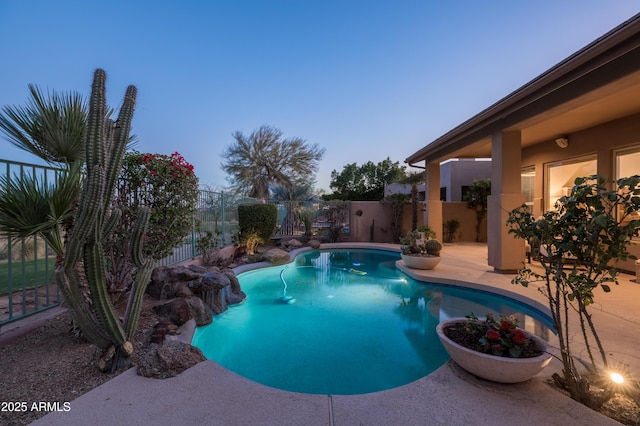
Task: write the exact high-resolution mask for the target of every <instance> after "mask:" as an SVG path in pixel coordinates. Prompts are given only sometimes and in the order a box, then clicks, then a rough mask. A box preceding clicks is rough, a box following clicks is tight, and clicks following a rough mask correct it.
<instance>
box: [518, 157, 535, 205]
mask: <svg viewBox="0 0 640 426" xmlns="http://www.w3.org/2000/svg"><path fill="white" fill-rule="evenodd" d="M535 180H536V169H535V167H525V168H524V169H522V171H521V172H520V184H521V187H522V195H524V203H525V204H526V205H527V208H528V209H529V211H530V212H531V211H533V197H534V196H535V191H534V187H535Z"/></svg>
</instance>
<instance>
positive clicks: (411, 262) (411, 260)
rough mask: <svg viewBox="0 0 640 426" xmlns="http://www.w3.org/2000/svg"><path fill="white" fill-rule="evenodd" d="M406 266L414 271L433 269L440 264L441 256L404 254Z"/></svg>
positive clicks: (403, 258)
mask: <svg viewBox="0 0 640 426" xmlns="http://www.w3.org/2000/svg"><path fill="white" fill-rule="evenodd" d="M401 256H402V260H404V263H405V265H407V266H408V267H409V268H413V269H433V268H435V267H436V266H438V263H440V256H412V255H410V254H402V255H401Z"/></svg>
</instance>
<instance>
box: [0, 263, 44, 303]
mask: <svg viewBox="0 0 640 426" xmlns="http://www.w3.org/2000/svg"><path fill="white" fill-rule="evenodd" d="M47 266H48V270H47ZM54 267H55V259H49V261H48V263H47V262H45V259H38V260H26V261H24V263H23V262H16V261H14V262H12V264H11V280H12V281H11V290H12V291H17V290H22V286H23V285H24V286H25V288H33V287H36V286H43V285H45V284H49V283H52V282H53V281H54V280H55V278H54V275H53V274H54ZM8 291H9V263H7V262H2V263H0V295H2V294H7V293H8Z"/></svg>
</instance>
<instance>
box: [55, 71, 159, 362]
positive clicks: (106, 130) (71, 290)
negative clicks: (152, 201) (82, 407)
mask: <svg viewBox="0 0 640 426" xmlns="http://www.w3.org/2000/svg"><path fill="white" fill-rule="evenodd" d="M105 83H106V74H105V72H104V70H101V69H98V70H96V71H95V74H94V79H93V85H92V89H91V99H90V102H89V114H88V117H87V128H86V132H85V150H86V169H87V170H86V178H85V181H84V186H83V190H82V198H81V200H80V205H79V208H78V212H77V215H76V223H75V225H74V228H73V231H72V233H71V235H70V236H69V239H68V241H67V245H66V249H65V257H64V261H63V262H62V264H61V265H60V266H59V267H58V268H57V270H56V281H57V283H58V287H59V288H60V289H61V291H62V293H63V295H64V297H65V301H66V302H67V304H68V305H69V308H70V310H71V312H72V315H73V317H74V319H75V321H76V323H77V324H78V326H79V327H80V329H81V330H82V332H83V333H84V335H85V337H86V338H87V339H89V340H90V341H91V342H92V343H94V344H96V345H97V346H98V347H100V348H101V349H103V351H104V352H103V356H102V357H101V358H100V360H99V367H100V369H101V370H103V371H108V370H110V371H114V370H116V369H117V368H119V367H120V366H122V365H126V364H127V363H128V359H129V357H130V356H131V354H132V353H133V345H132V344H131V342H130V339H131V337H132V336H133V334H134V333H135V330H136V325H137V321H138V318H139V314H140V308H141V303H142V297H143V295H144V291H145V288H146V285H147V283H148V282H149V279H150V276H151V270H152V266H153V263H152V260H150V259H149V260H145V259H144V258H143V256H142V243H143V236H144V233H145V232H146V227H147V224H148V222H149V210H145V209H143V210H142V211H141V213H140V214H139V216H138V218H137V220H136V223H135V226H134V231H133V234H132V239H133V240H132V242H131V244H130V246H131V257H132V259H134V263H135V265H136V267H137V268H138V270H137V272H136V276H135V281H134V283H133V284H132V289H131V292H130V295H129V300H128V304H127V309H126V312H125V314H124V318H123V320H121V319H120V318H119V316H118V314H117V312H116V310H115V308H114V306H113V304H112V302H111V299H110V298H109V294H108V291H107V285H106V281H105V271H106V267H107V266H106V263H105V257H104V253H103V245H102V242H103V239H105V238H106V236H107V235H108V234H109V233H110V232H112V230H113V227H114V225H115V223H116V222H117V221H118V219H119V217H120V214H121V213H120V211H119V210H118V209H113V208H112V207H111V201H112V199H113V195H114V189H115V185H116V181H117V178H118V173H119V171H120V168H121V167H122V160H123V158H124V154H125V151H126V146H127V142H128V140H129V132H130V130H131V119H132V117H133V110H134V105H135V98H136V88H135V87H134V86H129V87H128V88H127V90H126V94H125V97H124V101H123V104H122V107H121V109H120V113H119V115H118V119H117V120H115V121H113V120H111V119H109V118H108V117H107V101H106V87H105ZM84 284H86V285H87V286H88V288H89V295H88V297H87V295H86V294H83V292H82V291H81V287H82V285H84Z"/></svg>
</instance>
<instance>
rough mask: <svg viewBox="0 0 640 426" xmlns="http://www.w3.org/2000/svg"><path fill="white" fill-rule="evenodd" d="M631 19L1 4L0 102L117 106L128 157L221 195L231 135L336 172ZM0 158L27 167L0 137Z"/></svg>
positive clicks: (478, 5)
mask: <svg viewBox="0 0 640 426" xmlns="http://www.w3.org/2000/svg"><path fill="white" fill-rule="evenodd" d="M639 11H640V7H639V6H638V3H637V2H636V1H632V0H612V1H602V0H574V1H567V0H539V1H535V2H534V1H513V0H511V1H508V0H504V1H497V0H487V1H482V2H480V1H472V0H469V1H444V0H443V1H439V2H437V1H427V0H422V1H408V0H393V1H392V0H389V1H378V0H357V1H348V0H343V1H334V0H323V1H311V0H274V1H270V0H263V1H258V0H254V1H250V0H225V1H222V0H209V1H204V0H202V1H177V0H176V1H162V0H155V1H132V0H128V1H120V0H117V1H115V0H113V1H108V2H104V1H99V2H98V1H93V0H86V1H81V0H76V1H69V0H55V1H50V0H0V43H1V46H2V65H0V105H22V104H24V103H25V101H26V99H27V98H28V89H27V85H28V84H29V83H34V84H37V85H39V86H40V87H41V88H43V89H49V90H57V91H71V90H75V91H79V92H81V93H83V94H85V95H86V96H87V97H88V95H89V93H90V84H91V78H92V73H93V71H94V69H95V68H98V67H99V68H104V69H105V70H106V71H107V78H108V81H107V95H108V100H109V104H110V105H111V106H114V107H117V106H119V104H120V102H121V100H122V96H123V95H124V91H125V88H126V86H127V85H129V84H134V85H135V86H137V88H138V103H137V109H136V112H135V115H134V123H133V125H134V129H133V131H134V133H135V134H136V135H137V136H138V139H139V143H138V145H137V149H138V150H139V151H142V152H155V153H164V154H171V153H172V152H174V151H179V152H180V153H181V154H182V155H183V156H184V157H185V158H186V159H187V161H189V162H191V163H192V164H193V165H194V167H195V172H196V175H197V176H198V177H199V178H200V182H201V184H205V185H210V186H212V187H214V188H218V189H220V188H222V187H224V186H226V185H227V181H226V179H225V175H224V173H223V172H222V171H221V169H220V164H221V162H222V158H221V153H222V152H223V150H224V148H225V147H226V146H228V145H230V144H232V143H233V142H234V140H233V138H232V136H231V134H232V132H234V131H236V130H239V131H241V132H243V133H245V134H249V133H251V131H253V130H255V129H256V128H258V127H259V126H260V125H262V124H268V125H271V126H273V127H276V128H279V129H280V130H282V131H283V132H284V135H285V137H290V136H298V137H301V138H303V139H306V140H307V142H308V143H311V144H312V143H317V144H318V145H319V146H321V147H323V148H325V149H326V153H325V156H324V159H323V160H322V162H321V163H320V167H319V170H318V174H317V176H316V178H317V185H316V186H317V187H318V188H321V189H325V190H328V189H329V181H330V174H331V171H332V170H334V169H335V170H338V171H341V170H342V168H343V167H344V166H345V165H346V164H349V163H354V162H355V163H358V164H362V163H364V162H366V161H373V162H374V163H377V162H379V161H382V160H384V159H385V158H387V157H390V158H391V159H392V160H393V161H400V162H401V163H402V162H403V161H404V159H405V158H406V157H408V156H409V155H411V154H412V153H414V152H415V151H417V150H418V149H420V148H421V147H423V146H424V145H426V144H427V143H429V142H430V141H432V140H434V139H436V138H437V137H439V136H441V135H442V134H444V133H445V132H447V131H448V130H450V129H451V128H453V127H455V126H457V125H458V124H460V123H461V122H463V121H465V120H467V119H468V118H470V117H471V116H473V115H475V114H476V113H478V112H479V111H480V110H482V109H484V108H486V107H488V106H490V105H491V104H493V103H494V102H496V101H498V100H499V99H501V98H502V97H504V96H505V95H507V94H509V93H510V92H512V91H513V90H516V89H517V88H519V87H520V86H522V85H524V84H525V83H527V82H528V81H529V80H531V79H533V78H534V77H536V76H538V75H539V74H541V73H542V72H544V71H545V70H547V69H548V68H550V67H551V66H553V65H555V64H556V63H557V62H559V61H561V60H562V59H564V58H566V57H567V56H569V55H571V54H572V53H574V52H575V51H577V50H579V49H580V48H582V47H584V46H585V45H587V44H588V43H590V42H591V41H593V40H594V39H596V38H597V37H599V36H601V35H602V34H604V33H606V32H607V31H609V30H610V29H612V28H614V27H615V26H617V25H618V24H620V23H622V22H623V21H625V20H627V19H629V18H630V17H632V16H633V15H635V14H636V13H638V12H639ZM0 150H1V151H0V152H1V153H0V158H3V159H9V160H15V161H26V162H37V161H35V159H34V157H33V156H31V155H29V154H26V153H23V152H22V151H20V150H18V149H16V148H13V147H12V146H11V145H10V144H9V143H8V142H7V141H5V140H0Z"/></svg>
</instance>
